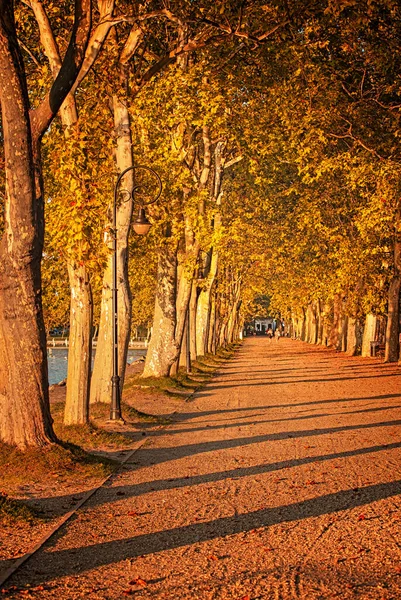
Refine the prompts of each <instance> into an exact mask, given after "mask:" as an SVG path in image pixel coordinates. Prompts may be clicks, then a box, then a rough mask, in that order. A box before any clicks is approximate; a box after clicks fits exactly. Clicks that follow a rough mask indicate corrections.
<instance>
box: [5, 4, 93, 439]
mask: <svg viewBox="0 0 401 600" xmlns="http://www.w3.org/2000/svg"><path fill="white" fill-rule="evenodd" d="M75 11H76V12H75V21H74V26H73V29H72V35H71V39H70V44H69V46H68V49H67V51H66V53H65V57H64V62H63V65H62V66H61V69H60V73H59V77H58V78H57V79H56V81H55V82H54V85H53V86H52V89H51V90H50V92H49V93H48V94H47V95H46V97H45V98H44V100H43V101H42V103H41V104H40V105H39V106H38V107H37V108H36V109H35V110H33V111H32V112H31V113H29V98H28V90H27V84H26V76H25V72H24V66H23V61H22V57H21V53H20V50H19V45H18V40H17V35H16V31H15V21H14V5H13V3H12V2H2V3H0V103H1V110H2V127H3V131H2V133H3V140H4V158H5V178H6V195H5V212H4V233H3V235H2V238H1V240H0V439H1V440H2V441H3V442H5V443H8V444H11V445H15V446H18V447H20V448H25V447H27V446H44V445H46V444H49V443H52V442H54V441H56V437H55V435H54V432H53V429H52V419H51V416H50V406H49V395H48V376H47V356H46V354H47V352H46V333H45V328H44V323H43V313H42V298H41V258H42V251H43V240H44V210H43V204H44V202H43V184H42V171H41V157H40V140H41V137H42V135H43V133H44V131H45V130H46V129H47V128H48V126H49V125H50V123H51V122H52V120H53V118H54V116H55V114H56V112H57V111H58V109H59V108H60V106H61V103H62V102H63V100H64V99H65V97H66V95H67V93H68V91H69V89H70V88H71V86H72V84H73V83H74V81H75V79H76V77H77V75H78V72H79V68H80V65H81V64H82V60H83V53H84V51H85V48H86V45H87V42H88V35H89V31H90V25H91V14H90V3H89V2H86V0H82V2H81V1H80V0H76V4H75Z"/></svg>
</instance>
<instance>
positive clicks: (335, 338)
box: [329, 294, 341, 350]
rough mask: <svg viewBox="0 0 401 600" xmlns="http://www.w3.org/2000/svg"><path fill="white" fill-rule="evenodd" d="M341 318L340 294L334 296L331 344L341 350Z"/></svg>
mask: <svg viewBox="0 0 401 600" xmlns="http://www.w3.org/2000/svg"><path fill="white" fill-rule="evenodd" d="M340 319H341V298H340V295H339V294H336V295H335V296H334V303H333V323H332V325H331V329H330V335H329V346H331V347H333V348H335V349H336V350H339V349H340V348H339V344H340V335H339V332H340Z"/></svg>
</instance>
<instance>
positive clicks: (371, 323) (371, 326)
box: [362, 313, 376, 357]
mask: <svg viewBox="0 0 401 600" xmlns="http://www.w3.org/2000/svg"><path fill="white" fill-rule="evenodd" d="M375 340H376V315H373V314H372V313H369V314H368V315H366V320H365V327H364V329H363V338H362V356H364V357H369V356H371V345H370V342H374V341H375Z"/></svg>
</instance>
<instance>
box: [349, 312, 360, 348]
mask: <svg viewBox="0 0 401 600" xmlns="http://www.w3.org/2000/svg"><path fill="white" fill-rule="evenodd" d="M360 346H361V335H360V325H359V321H358V319H355V318H354V317H349V319H348V328H347V350H346V352H347V354H348V355H349V356H355V355H356V354H357V353H358V348H360Z"/></svg>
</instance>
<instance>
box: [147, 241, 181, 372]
mask: <svg viewBox="0 0 401 600" xmlns="http://www.w3.org/2000/svg"><path fill="white" fill-rule="evenodd" d="M157 280H158V286H157V291H156V302H155V313H154V318H153V333H152V337H151V338H150V343H149V346H148V351H147V353H146V360H145V367H144V370H143V373H142V377H168V375H169V372H170V367H171V365H172V364H173V362H174V360H176V358H177V353H178V352H179V347H177V346H176V344H175V335H174V334H175V327H176V304H175V303H176V284H177V253H176V248H175V247H174V246H173V245H170V244H167V243H166V244H165V245H164V246H163V248H162V249H161V251H160V254H159V262H158V269H157ZM166 349H167V350H168V351H166Z"/></svg>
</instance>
